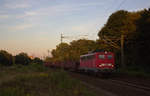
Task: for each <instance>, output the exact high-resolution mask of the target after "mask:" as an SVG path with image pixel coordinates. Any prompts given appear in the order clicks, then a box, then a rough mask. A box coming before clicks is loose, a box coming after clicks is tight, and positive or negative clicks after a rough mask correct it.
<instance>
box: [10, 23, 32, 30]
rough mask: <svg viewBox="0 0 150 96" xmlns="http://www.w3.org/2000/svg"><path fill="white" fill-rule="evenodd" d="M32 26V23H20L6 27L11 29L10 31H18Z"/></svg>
mask: <svg viewBox="0 0 150 96" xmlns="http://www.w3.org/2000/svg"><path fill="white" fill-rule="evenodd" d="M33 26H34V25H33V24H21V25H15V26H11V27H8V29H9V30H12V31H20V30H26V29H29V28H31V27H33Z"/></svg>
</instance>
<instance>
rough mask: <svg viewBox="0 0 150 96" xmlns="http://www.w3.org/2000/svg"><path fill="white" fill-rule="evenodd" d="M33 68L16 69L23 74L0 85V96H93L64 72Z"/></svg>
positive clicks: (93, 95)
mask: <svg viewBox="0 0 150 96" xmlns="http://www.w3.org/2000/svg"><path fill="white" fill-rule="evenodd" d="M33 66H35V65H32V66H30V67H29V69H30V68H31V69H32V68H33V69H32V71H31V69H30V71H29V70H27V69H26V67H24V68H22V66H21V67H17V68H16V71H17V72H20V71H21V70H19V71H18V68H21V69H22V71H25V72H22V71H21V74H18V75H16V76H15V78H13V79H12V80H9V81H6V82H3V83H2V84H1V85H0V96H95V94H94V93H93V92H91V91H89V90H88V89H87V88H86V87H85V86H84V85H82V84H81V83H80V81H78V80H76V79H73V78H71V77H70V76H69V75H68V74H67V73H66V72H64V71H57V72H55V71H49V70H48V69H47V68H46V69H45V68H42V69H41V68H39V67H36V68H35V67H33ZM34 68H35V69H34ZM14 69H15V68H14ZM11 71H12V70H11ZM11 71H10V72H11ZM13 71H14V70H13Z"/></svg>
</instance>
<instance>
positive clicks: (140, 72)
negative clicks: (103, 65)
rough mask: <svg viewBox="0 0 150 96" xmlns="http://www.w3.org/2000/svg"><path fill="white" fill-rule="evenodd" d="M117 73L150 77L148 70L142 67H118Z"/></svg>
mask: <svg viewBox="0 0 150 96" xmlns="http://www.w3.org/2000/svg"><path fill="white" fill-rule="evenodd" d="M117 73H119V74H125V75H128V76H133V77H138V78H139V77H142V78H150V74H149V73H147V72H146V71H144V70H142V69H137V68H132V67H130V68H126V69H118V70H117Z"/></svg>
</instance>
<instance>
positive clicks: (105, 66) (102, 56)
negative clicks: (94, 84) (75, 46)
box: [79, 51, 115, 72]
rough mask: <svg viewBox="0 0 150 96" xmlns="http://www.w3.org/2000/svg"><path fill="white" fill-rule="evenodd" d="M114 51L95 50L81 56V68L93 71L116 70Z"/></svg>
mask: <svg viewBox="0 0 150 96" xmlns="http://www.w3.org/2000/svg"><path fill="white" fill-rule="evenodd" d="M114 62H115V60H114V53H112V52H106V51H105V52H95V53H90V54H85V55H82V56H80V66H79V70H84V71H93V72H112V71H113V70H114Z"/></svg>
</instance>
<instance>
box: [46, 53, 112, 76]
mask: <svg viewBox="0 0 150 96" xmlns="http://www.w3.org/2000/svg"><path fill="white" fill-rule="evenodd" d="M45 66H50V67H57V68H64V69H68V70H75V71H77V70H78V71H85V72H95V73H97V72H105V73H106V72H107V73H108V72H112V71H113V70H114V68H115V67H114V66H115V59H114V53H113V52H106V51H105V52H104V51H101V52H93V53H89V54H85V55H81V56H80V61H79V62H73V61H65V62H51V63H50V62H49V63H48V62H47V63H45Z"/></svg>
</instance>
